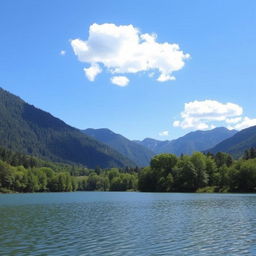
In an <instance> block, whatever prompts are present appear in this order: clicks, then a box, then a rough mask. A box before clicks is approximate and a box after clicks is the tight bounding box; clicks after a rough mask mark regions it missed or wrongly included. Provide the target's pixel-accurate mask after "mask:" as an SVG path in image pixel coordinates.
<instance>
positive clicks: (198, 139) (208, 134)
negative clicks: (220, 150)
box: [138, 127, 237, 156]
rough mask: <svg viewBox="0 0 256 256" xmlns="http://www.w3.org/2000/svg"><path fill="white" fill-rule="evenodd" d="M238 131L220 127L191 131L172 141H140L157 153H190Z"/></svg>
mask: <svg viewBox="0 0 256 256" xmlns="http://www.w3.org/2000/svg"><path fill="white" fill-rule="evenodd" d="M236 133H237V131H235V130H228V129H227V128H224V127H219V128H215V129H212V130H209V131H194V132H190V133H188V134H186V135H184V136H183V137H180V138H178V139H175V140H171V141H168V140H167V141H158V140H154V139H150V138H146V139H144V140H143V141H140V142H138V143H140V144H141V145H144V146H145V147H147V148H149V149H151V150H152V151H154V152H156V153H172V154H175V155H178V156H179V155H181V154H188V155H189V154H192V153H193V152H195V151H204V150H206V149H208V148H212V147H214V146H215V145H217V144H218V143H220V142H221V141H223V140H225V139H227V138H229V137H231V136H233V135H234V134H236Z"/></svg>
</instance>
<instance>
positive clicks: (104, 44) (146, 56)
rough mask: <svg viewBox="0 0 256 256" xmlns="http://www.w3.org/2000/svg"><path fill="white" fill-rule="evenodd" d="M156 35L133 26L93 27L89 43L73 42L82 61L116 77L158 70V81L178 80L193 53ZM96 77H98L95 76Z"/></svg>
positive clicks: (110, 25)
mask: <svg viewBox="0 0 256 256" xmlns="http://www.w3.org/2000/svg"><path fill="white" fill-rule="evenodd" d="M156 39H157V36H156V35H155V34H142V33H141V32H140V31H139V30H138V29H137V28H136V27H134V26H133V25H123V26H117V25H115V24H109V23H105V24H96V23H95V24H92V25H91V26H90V28H89V37H88V39H87V40H86V41H83V40H81V39H74V40H71V46H72V48H73V50H74V53H75V55H77V57H78V59H79V60H80V61H81V62H85V63H89V64H95V63H101V64H102V65H103V66H104V67H105V68H106V69H107V70H108V71H110V72H111V73H113V74H117V73H119V74H120V73H121V74H125V73H137V72H140V71H158V73H159V75H158V78H157V81H159V82H164V81H169V80H174V79H175V77H174V76H173V75H172V74H173V72H174V71H178V70H180V69H182V68H183V66H184V65H185V60H186V59H188V58H189V54H185V53H184V52H183V51H181V50H180V48H179V45H178V44H170V43H167V42H164V43H158V42H157V41H156ZM94 78H95V76H94Z"/></svg>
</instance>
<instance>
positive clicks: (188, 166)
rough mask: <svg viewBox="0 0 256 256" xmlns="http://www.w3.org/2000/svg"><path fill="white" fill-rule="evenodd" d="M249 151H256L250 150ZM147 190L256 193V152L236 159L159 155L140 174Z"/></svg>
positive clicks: (140, 184) (222, 155) (224, 155)
mask: <svg viewBox="0 0 256 256" xmlns="http://www.w3.org/2000/svg"><path fill="white" fill-rule="evenodd" d="M249 152H251V153H252V152H256V151H255V149H250V150H249ZM138 189H139V190H140V191H147V192H256V154H254V153H253V154H249V156H248V151H246V152H245V154H244V157H243V158H241V159H239V160H234V159H233V158H232V157H231V155H229V154H227V153H221V152H219V153H217V154H216V155H213V154H210V153H208V154H203V153H200V152H195V153H193V154H192V155H191V156H183V155H182V156H180V157H176V156H175V155H172V154H160V155H157V156H155V157H154V158H153V159H152V160H151V163H150V166H149V167H146V168H144V169H143V170H142V171H141V172H140V173H139V177H138Z"/></svg>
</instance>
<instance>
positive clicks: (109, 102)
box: [0, 0, 256, 139]
mask: <svg viewBox="0 0 256 256" xmlns="http://www.w3.org/2000/svg"><path fill="white" fill-rule="evenodd" d="M93 24H98V25H99V28H103V27H102V26H103V25H104V24H113V26H114V28H116V29H121V28H120V27H119V26H121V25H123V26H124V27H122V28H123V29H124V30H123V31H124V33H125V31H126V29H127V26H128V25H132V28H134V29H136V28H137V29H138V31H139V32H138V36H141V35H143V34H146V33H148V34H149V35H152V34H153V33H154V34H157V38H156V39H154V40H155V42H157V43H158V44H159V45H162V44H163V43H164V42H166V43H168V44H169V45H170V46H171V47H172V45H173V44H178V45H179V47H180V51H182V52H183V53H184V54H189V55H190V58H188V59H184V60H183V61H184V67H182V68H179V70H177V71H174V72H173V73H170V75H171V76H175V78H176V80H168V79H167V80H168V81H165V82H159V81H157V78H158V77H159V76H160V73H159V69H158V68H161V67H163V66H161V65H162V64H161V63H162V62H161V59H160V60H159V59H158V56H157V52H158V51H157V48H156V54H155V55H154V56H153V57H152V61H156V63H157V64H156V66H155V69H150V68H148V69H147V70H144V71H141V70H139V71H138V72H137V71H136V73H129V72H126V71H125V72H122V73H113V72H111V68H107V67H106V62H105V63H104V62H99V63H98V64H97V65H99V67H100V68H101V69H102V72H101V73H100V74H98V75H97V77H95V80H94V81H89V80H88V78H87V77H86V75H85V72H84V70H83V69H84V68H89V67H90V65H92V62H90V61H89V57H87V59H86V61H84V62H82V61H79V59H78V57H79V56H78V55H75V53H74V47H72V45H71V42H72V40H75V39H80V40H81V41H82V42H83V43H85V44H86V43H87V42H88V37H89V29H90V26H91V25H93ZM0 32H1V40H0V86H1V87H3V88H4V89H6V90H8V91H10V92H12V93H14V94H16V95H19V96H20V97H21V98H23V99H24V100H26V101H27V102H29V103H30V104H33V105H35V106H37V107H39V108H41V109H43V110H46V111H48V112H50V113H52V114H53V115H54V116H56V117H58V118H61V119H62V120H64V121H65V122H66V123H68V124H70V125H72V126H74V127H77V128H81V129H85V128H89V127H91V128H102V127H107V128H110V129H111V130H113V131H115V132H117V133H121V134H122V135H124V136H126V137H128V138H130V139H143V138H145V137H152V138H156V139H173V138H177V137H179V136H181V135H184V134H185V133H187V132H189V131H191V130H195V129H198V128H202V129H210V128H213V127H215V126H227V127H229V128H237V129H242V128H245V127H247V126H249V125H254V124H256V119H255V118H256V113H255V109H256V101H255V99H254V95H256V78H255V59H256V51H255V49H256V2H255V1H253V0H251V1H248V0H244V1H238V0H237V1H235V0H232V1H231V0H230V1H229V0H226V1H223V0H219V1H218V0H217V1H197V0H195V1H189V0H186V1H182V0H177V1H172V0H166V1H161V0H158V1H142V0H140V1H133V0H130V1H94V2H93V1H78V0H75V1H66V0H65V1H64V0H61V1H58V0H54V1H46V0H44V1H42V0H38V1H33V0H30V1H28V0H20V1H12V0H8V1H1V3H0ZM101 36H102V37H100V39H104V36H105V35H104V34H101ZM127 38H129V35H128V37H127ZM103 41H104V40H99V42H97V41H93V42H91V46H92V45H93V44H94V45H93V47H95V49H96V52H97V50H98V49H99V48H97V47H98V45H99V43H100V44H102V42H103ZM103 43H104V44H106V43H105V42H103ZM116 43H117V45H118V42H112V43H111V46H113V49H116V48H115V44H116ZM131 49H132V48H131ZM80 50H81V49H79V51H80ZM61 51H64V52H65V54H63V55H61ZM79 54H84V53H83V52H82V51H80V52H79ZM90 54H91V55H90V58H94V57H95V58H96V57H98V58H102V55H99V53H98V52H97V54H96V55H97V56H95V52H92V53H90ZM104 54H105V53H104ZM113 54H115V53H113ZM129 56H130V55H129V54H128V57H127V58H128V61H129ZM114 57H115V56H112V55H111V56H110V58H112V59H113V58H114ZM121 57H122V56H121ZM167 57H168V56H167ZM167 57H166V59H168V58H169V57H168V58H167ZM145 58H146V57H145ZM121 60H122V58H121ZM168 60H170V58H169V59H168ZM140 61H141V60H140ZM139 63H141V62H139ZM159 63H160V64H159ZM120 65H121V64H120V63H118V64H117V66H116V68H117V67H121V66H120ZM130 65H132V64H130ZM165 67H166V66H165ZM167 68H168V66H167ZM152 72H154V76H153V77H150V76H151V74H152ZM115 76H122V77H126V78H128V79H129V83H128V84H127V85H126V86H118V85H116V84H113V83H111V80H110V79H111V78H113V77H115ZM185 104H186V106H185ZM181 112H183V114H182V116H181ZM167 131H168V133H167ZM161 132H162V135H167V134H168V136H160V135H159V133H161Z"/></svg>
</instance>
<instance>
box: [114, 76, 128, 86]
mask: <svg viewBox="0 0 256 256" xmlns="http://www.w3.org/2000/svg"><path fill="white" fill-rule="evenodd" d="M110 80H111V83H112V84H115V85H118V86H121V87H124V86H126V85H128V83H129V79H128V78H127V77H126V76H113V77H112V78H111V79H110Z"/></svg>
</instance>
